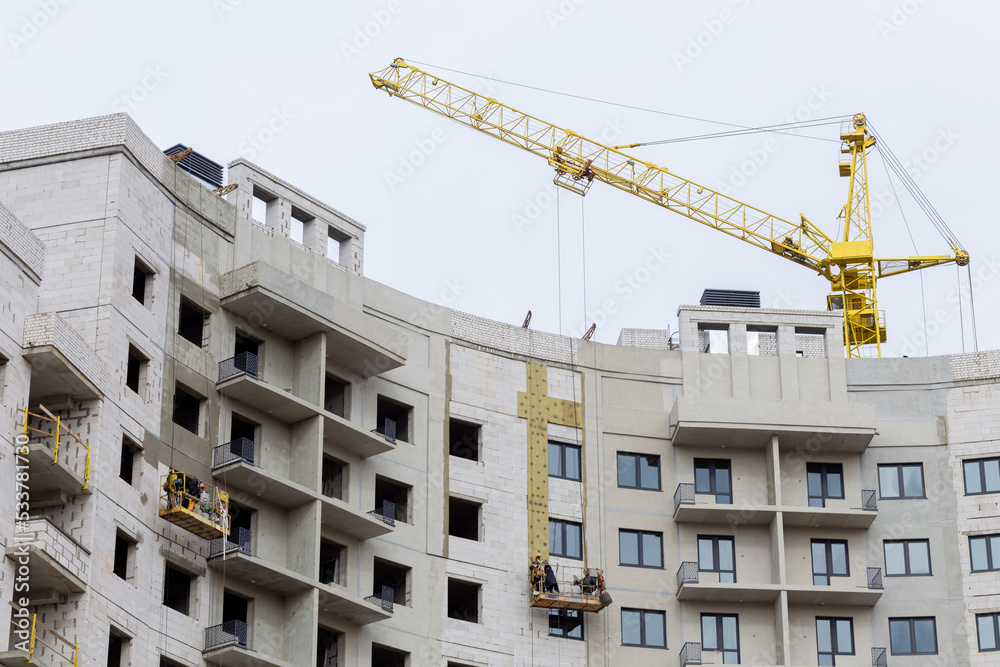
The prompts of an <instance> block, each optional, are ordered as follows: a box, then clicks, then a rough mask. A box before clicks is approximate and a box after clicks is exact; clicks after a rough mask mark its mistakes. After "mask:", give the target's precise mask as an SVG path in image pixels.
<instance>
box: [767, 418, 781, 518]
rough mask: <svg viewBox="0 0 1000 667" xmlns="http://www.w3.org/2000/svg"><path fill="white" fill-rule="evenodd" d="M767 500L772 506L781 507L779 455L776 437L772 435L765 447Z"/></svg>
mask: <svg viewBox="0 0 1000 667" xmlns="http://www.w3.org/2000/svg"><path fill="white" fill-rule="evenodd" d="M764 456H765V457H766V464H765V465H766V467H767V471H766V472H767V499H768V502H769V503H771V504H772V505H778V506H779V507H780V506H781V504H782V502H781V454H780V452H779V451H778V436H777V435H776V434H775V435H772V436H771V442H769V443H768V445H767V451H766V452H765V454H764Z"/></svg>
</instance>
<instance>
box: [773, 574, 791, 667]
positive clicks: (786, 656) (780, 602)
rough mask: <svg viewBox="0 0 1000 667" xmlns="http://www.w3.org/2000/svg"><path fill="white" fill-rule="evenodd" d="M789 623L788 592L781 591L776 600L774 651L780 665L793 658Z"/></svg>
mask: <svg viewBox="0 0 1000 667" xmlns="http://www.w3.org/2000/svg"><path fill="white" fill-rule="evenodd" d="M788 625H789V618H788V592H787V591H781V593H779V594H778V599H777V600H775V601H774V652H775V660H776V662H777V664H779V665H787V664H788V661H789V660H791V659H792V638H791V631H790V630H789V627H788Z"/></svg>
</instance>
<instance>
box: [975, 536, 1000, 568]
mask: <svg viewBox="0 0 1000 667" xmlns="http://www.w3.org/2000/svg"><path fill="white" fill-rule="evenodd" d="M969 554H970V556H971V558H972V571H973V572H990V571H993V570H1000V535H976V536H975V537H970V538H969Z"/></svg>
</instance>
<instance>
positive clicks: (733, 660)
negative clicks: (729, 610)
mask: <svg viewBox="0 0 1000 667" xmlns="http://www.w3.org/2000/svg"><path fill="white" fill-rule="evenodd" d="M701 648H702V650H703V651H719V652H721V653H722V664H724V665H738V664H739V663H740V630H739V620H738V619H737V617H736V614H702V615H701Z"/></svg>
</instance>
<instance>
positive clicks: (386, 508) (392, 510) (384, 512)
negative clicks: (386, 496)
mask: <svg viewBox="0 0 1000 667" xmlns="http://www.w3.org/2000/svg"><path fill="white" fill-rule="evenodd" d="M368 514H370V515H371V516H374V517H378V518H379V519H382V521H383V523H386V524H388V525H390V526H395V525H396V503H394V502H392V501H391V500H383V501H382V507H380V508H378V509H373V510H372V511H371V512H369V513H368Z"/></svg>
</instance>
